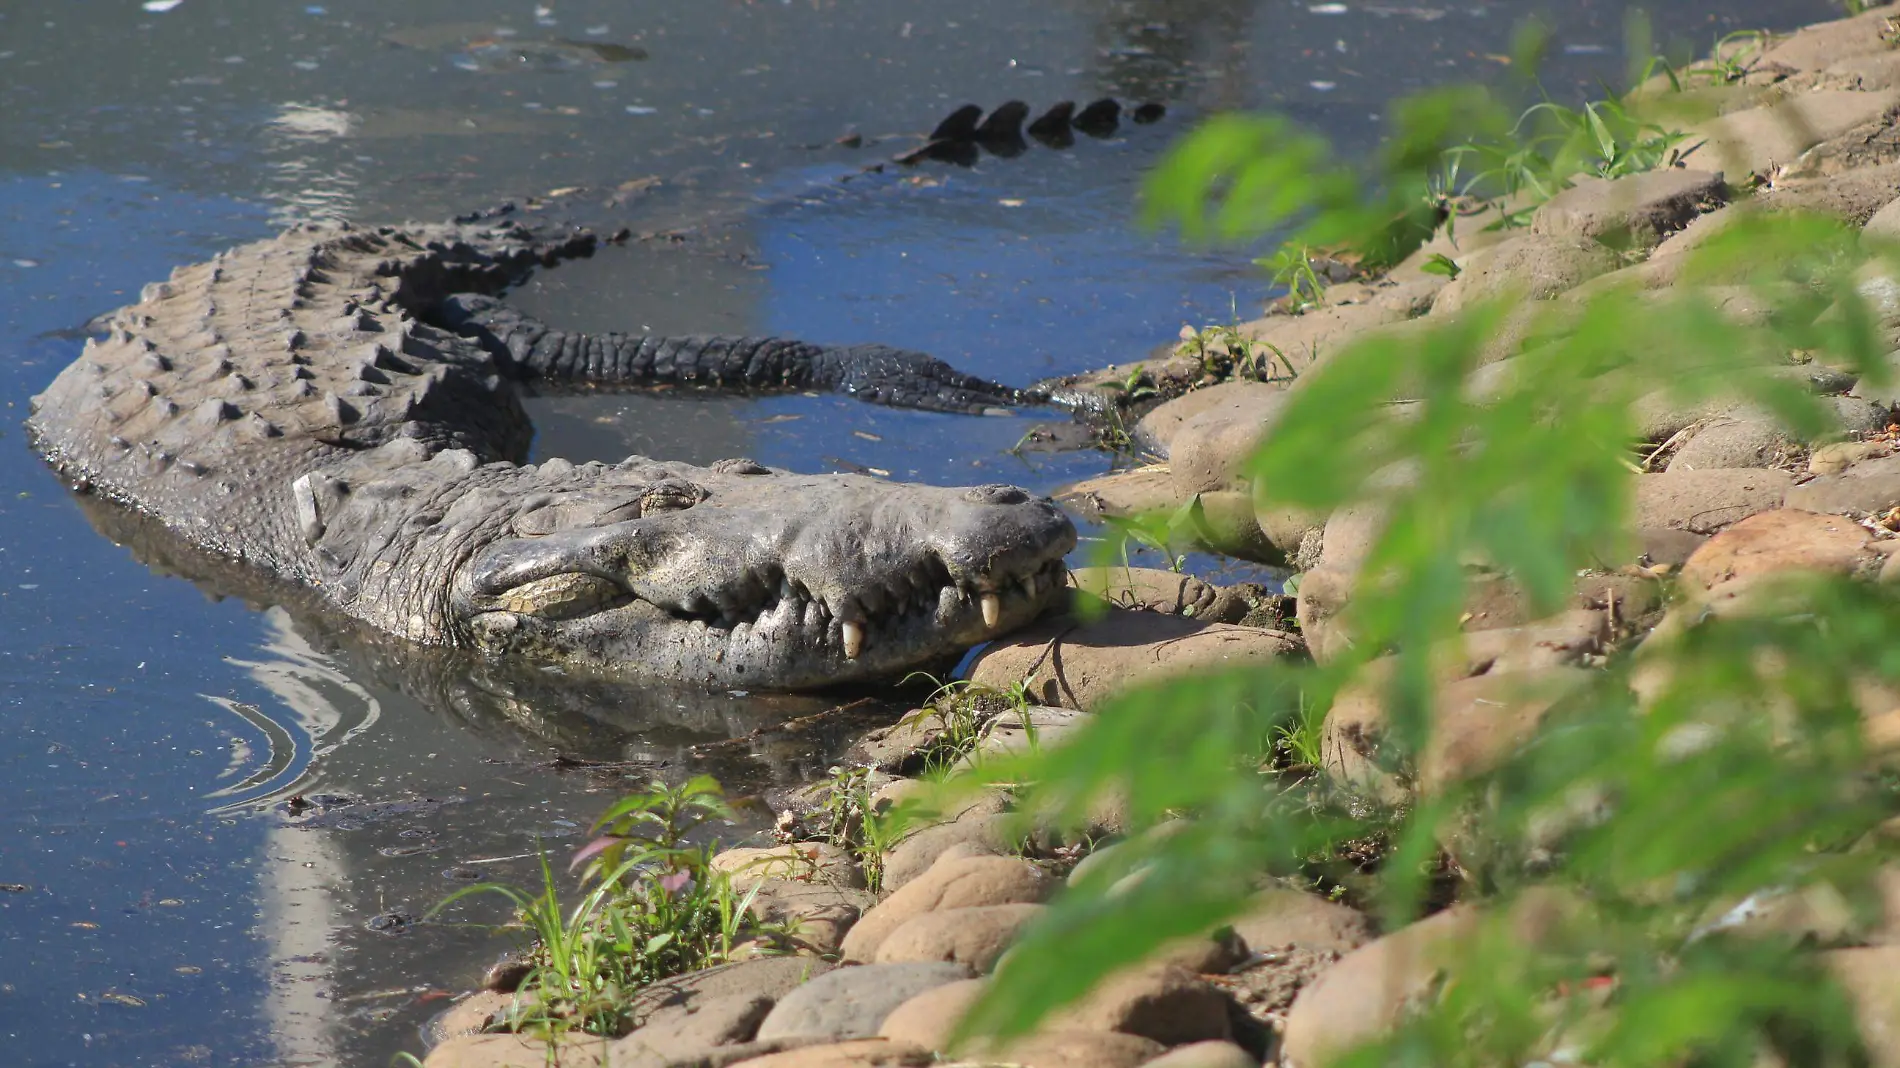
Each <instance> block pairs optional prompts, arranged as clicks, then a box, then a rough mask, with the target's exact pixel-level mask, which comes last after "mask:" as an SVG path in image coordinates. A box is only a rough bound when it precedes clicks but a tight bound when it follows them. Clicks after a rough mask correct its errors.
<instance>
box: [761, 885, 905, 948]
mask: <svg viewBox="0 0 1900 1068" xmlns="http://www.w3.org/2000/svg"><path fill="white" fill-rule="evenodd" d="M876 903H877V895H875V894H873V893H871V892H870V891H869V890H861V889H857V888H855V887H846V886H830V885H824V884H814V883H801V882H794V881H792V880H789V879H767V880H765V881H764V882H762V883H759V884H757V893H755V894H754V895H753V898H752V909H751V911H752V915H754V916H756V917H758V918H759V919H760V920H763V921H764V922H766V923H773V924H783V925H785V926H787V927H789V928H791V931H792V935H791V937H792V939H793V948H795V949H796V950H797V951H798V952H800V953H810V954H813V955H815V956H820V957H827V956H832V955H834V954H836V953H837V952H838V946H839V945H840V944H841V943H842V942H843V941H844V936H845V932H847V931H849V930H851V925H852V924H855V923H857V922H858V918H859V917H860V916H862V915H864V913H865V911H866V910H868V909H869V908H870V907H871V906H872V905H874V904H876Z"/></svg>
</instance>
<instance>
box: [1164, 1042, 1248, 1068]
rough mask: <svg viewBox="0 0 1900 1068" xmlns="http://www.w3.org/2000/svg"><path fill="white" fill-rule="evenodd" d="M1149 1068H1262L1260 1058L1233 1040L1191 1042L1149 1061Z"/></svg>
mask: <svg viewBox="0 0 1900 1068" xmlns="http://www.w3.org/2000/svg"><path fill="white" fill-rule="evenodd" d="M1147 1068H1260V1058H1258V1057H1256V1056H1254V1055H1253V1054H1251V1053H1248V1052H1247V1051H1246V1050H1244V1049H1241V1048H1240V1047H1239V1046H1236V1045H1234V1044H1233V1043H1232V1042H1190V1043H1188V1044H1187V1045H1185V1046H1176V1047H1174V1048H1173V1049H1171V1050H1169V1051H1168V1052H1166V1053H1163V1054H1162V1055H1161V1056H1159V1057H1156V1058H1155V1059H1154V1060H1151V1061H1149V1062H1148V1064H1147Z"/></svg>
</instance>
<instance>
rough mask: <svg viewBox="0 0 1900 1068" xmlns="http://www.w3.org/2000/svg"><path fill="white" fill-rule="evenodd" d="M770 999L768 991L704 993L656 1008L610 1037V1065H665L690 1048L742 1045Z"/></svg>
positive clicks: (693, 1051) (684, 1055)
mask: <svg viewBox="0 0 1900 1068" xmlns="http://www.w3.org/2000/svg"><path fill="white" fill-rule="evenodd" d="M743 963H748V964H753V963H760V962H759V961H746V962H743ZM774 1004H775V1001H774V1000H773V999H772V998H769V997H763V996H759V995H751V996H746V995H733V996H730V997H723V998H708V999H704V1000H703V1001H701V1002H700V1003H698V1004H696V1005H694V1006H693V1007H692V1008H690V1009H689V1008H687V1007H685V1006H675V1007H669V1008H665V1009H661V1010H659V1011H658V1012H655V1013H653V1014H652V1015H651V1016H649V1017H647V1018H646V1019H645V1020H644V1021H643V1022H642V1023H641V1025H640V1027H639V1028H638V1029H637V1030H635V1031H634V1032H633V1033H632V1034H629V1035H627V1036H626V1037H624V1038H621V1039H618V1040H616V1041H615V1042H614V1046H613V1068H668V1066H670V1065H673V1064H677V1063H678V1062H679V1061H680V1060H682V1059H685V1058H690V1057H692V1056H694V1055H695V1054H703V1053H710V1052H712V1051H713V1050H716V1049H719V1048H721V1047H727V1048H730V1047H735V1046H742V1045H744V1044H746V1043H749V1042H751V1041H752V1040H753V1036H754V1035H756V1034H758V1030H759V1024H760V1023H761V1022H763V1021H764V1020H765V1017H766V1015H767V1014H769V1013H770V1012H771V1011H772V1006H773V1005H774Z"/></svg>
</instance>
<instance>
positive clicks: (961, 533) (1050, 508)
mask: <svg viewBox="0 0 1900 1068" xmlns="http://www.w3.org/2000/svg"><path fill="white" fill-rule="evenodd" d="M496 469H501V470H499V471H497V472H496V473H495V474H492V475H489V476H487V477H486V478H484V477H483V476H482V475H481V472H475V473H472V476H473V477H475V478H477V479H478V480H480V481H482V482H483V483H484V485H483V487H482V489H481V490H480V491H479V492H475V493H470V494H466V495H464V496H463V497H462V498H461V499H460V500H458V501H457V503H455V504H454V505H453V506H451V507H450V508H449V509H448V510H447V512H446V514H444V515H442V516H441V517H440V522H438V523H436V524H435V525H436V526H438V527H446V528H447V529H451V530H460V531H463V532H467V531H478V532H479V533H478V534H476V535H475V536H473V537H459V538H457V539H456V541H457V544H458V546H459V548H458V550H457V551H456V553H455V557H456V558H458V559H459V561H460V562H459V565H458V566H456V567H455V568H454V573H453V575H452V577H450V579H449V586H448V592H447V596H446V598H442V599H439V601H438V603H439V604H440V605H441V614H442V615H444V616H446V619H445V620H444V621H443V626H444V627H445V629H446V631H447V632H448V634H449V640H454V641H457V642H460V643H464V644H468V645H472V646H474V647H476V648H479V649H481V650H483V651H486V652H489V653H494V654H501V655H508V656H518V657H529V658H534V659H539V660H544V661H557V662H568V663H577V664H582V665H587V666H589V667H593V668H601V669H606V670H609V671H613V672H616V673H622V672H624V673H631V674H635V675H648V674H650V675H655V676H661V677H667V678H677V679H680V680H684V681H699V682H702V683H707V684H711V685H719V686H745V687H757V688H760V689H781V690H795V689H810V688H815V687H821V686H828V685H832V684H836V683H842V682H849V681H852V680H857V679H866V678H874V677H880V676H890V675H893V674H897V673H901V672H904V671H907V670H910V669H914V668H918V667H922V666H925V665H930V664H934V663H940V662H942V661H944V660H946V659H950V658H954V657H955V656H956V655H958V654H959V653H960V652H961V651H963V650H965V649H967V648H969V647H970V646H971V645H973V644H975V643H977V642H979V641H982V640H984V639H986V638H989V637H993V636H996V635H999V634H1002V633H1004V632H1005V631H1008V630H1010V629H1011V628H1013V627H1017V626H1020V625H1022V624H1023V623H1026V622H1028V621H1029V620H1031V619H1033V618H1034V617H1035V616H1036V615H1037V614H1039V613H1040V612H1042V611H1043V610H1044V609H1045V608H1046V607H1048V606H1049V605H1050V604H1051V603H1052V602H1053V601H1055V600H1056V599H1057V598H1058V597H1059V596H1060V595H1061V592H1062V589H1063V585H1064V583H1063V573H1064V572H1063V568H1064V565H1063V562H1062V558H1063V555H1064V554H1065V553H1066V552H1068V550H1069V549H1071V548H1072V547H1073V546H1074V545H1075V530H1074V528H1073V526H1071V524H1070V523H1069V521H1068V519H1067V518H1066V517H1065V516H1064V515H1063V514H1062V512H1061V511H1060V510H1058V509H1057V508H1056V506H1055V505H1054V504H1053V503H1052V502H1050V501H1049V500H1048V499H1047V498H1041V497H1035V496H1032V495H1031V494H1029V493H1027V492H1025V491H1023V490H1021V489H1018V488H1016V487H1014V486H978V487H968V488H940V487H934V486H921V485H907V484H897V483H890V482H885V481H881V480H878V479H874V478H869V477H864V476H857V475H793V474H785V473H781V472H774V471H771V470H768V469H767V468H764V467H761V466H759V465H758V464H755V463H752V462H750V461H745V460H728V461H723V462H721V463H719V464H715V465H713V466H712V467H710V468H701V467H693V466H690V465H686V464H676V463H659V462H653V461H647V460H643V459H638V458H636V459H634V460H629V461H628V462H626V463H623V464H620V465H616V466H613V467H608V466H605V465H600V464H587V465H581V466H578V467H577V466H575V465H572V464H569V463H566V462H565V461H552V462H549V463H545V464H542V465H541V466H540V467H539V469H536V468H533V467H523V468H513V467H510V466H509V465H493V466H492V467H491V468H484V469H482V471H496ZM458 513H459V514H458ZM431 555H432V556H434V558H435V559H441V557H440V555H437V554H431Z"/></svg>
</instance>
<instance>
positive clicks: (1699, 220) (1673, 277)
mask: <svg viewBox="0 0 1900 1068" xmlns="http://www.w3.org/2000/svg"><path fill="white" fill-rule="evenodd" d="M1753 213H1754V209H1753V207H1752V205H1748V204H1747V203H1746V202H1743V203H1740V204H1730V205H1728V206H1727V207H1724V208H1718V209H1716V210H1715V211H1712V212H1709V213H1708V214H1706V215H1698V216H1696V217H1695V218H1694V219H1691V220H1690V221H1689V224H1688V225H1687V226H1684V227H1683V228H1682V229H1680V230H1678V231H1676V232H1675V233H1673V234H1671V235H1669V236H1668V237H1666V238H1664V239H1663V241H1662V244H1660V245H1657V246H1656V247H1655V249H1653V250H1652V251H1651V252H1650V254H1649V258H1648V259H1647V260H1644V261H1643V262H1642V263H1641V264H1640V265H1639V266H1640V268H1641V273H1642V277H1643V284H1644V285H1645V286H1647V287H1649V288H1652V289H1656V288H1662V287H1665V286H1671V285H1674V284H1676V281H1677V278H1678V276H1679V275H1680V274H1681V273H1682V269H1683V267H1684V265H1685V264H1687V263H1688V262H1689V261H1690V260H1691V259H1696V257H1691V256H1690V255H1689V253H1691V252H1694V251H1695V250H1696V249H1698V248H1700V247H1701V246H1702V245H1703V244H1705V243H1706V242H1708V241H1710V240H1712V239H1714V238H1717V237H1720V236H1721V235H1722V234H1723V233H1725V232H1726V231H1727V230H1728V228H1729V227H1731V226H1734V225H1736V224H1737V223H1739V222H1742V221H1743V220H1746V219H1748V218H1750V217H1751V216H1752V215H1753ZM1737 266H1738V269H1739V270H1742V271H1744V272H1747V271H1752V270H1754V268H1755V266H1756V265H1754V264H1740V265H1737ZM1697 267H1698V268H1699V272H1700V271H1707V270H1708V269H1709V267H1710V265H1709V263H1708V261H1707V258H1706V257H1703V258H1700V260H1699V262H1698V263H1697ZM1699 272H1698V278H1697V281H1698V282H1699V283H1703V284H1709V283H1714V282H1717V281H1721V280H1722V279H1720V278H1707V277H1702V276H1701V275H1700V273H1699Z"/></svg>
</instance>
